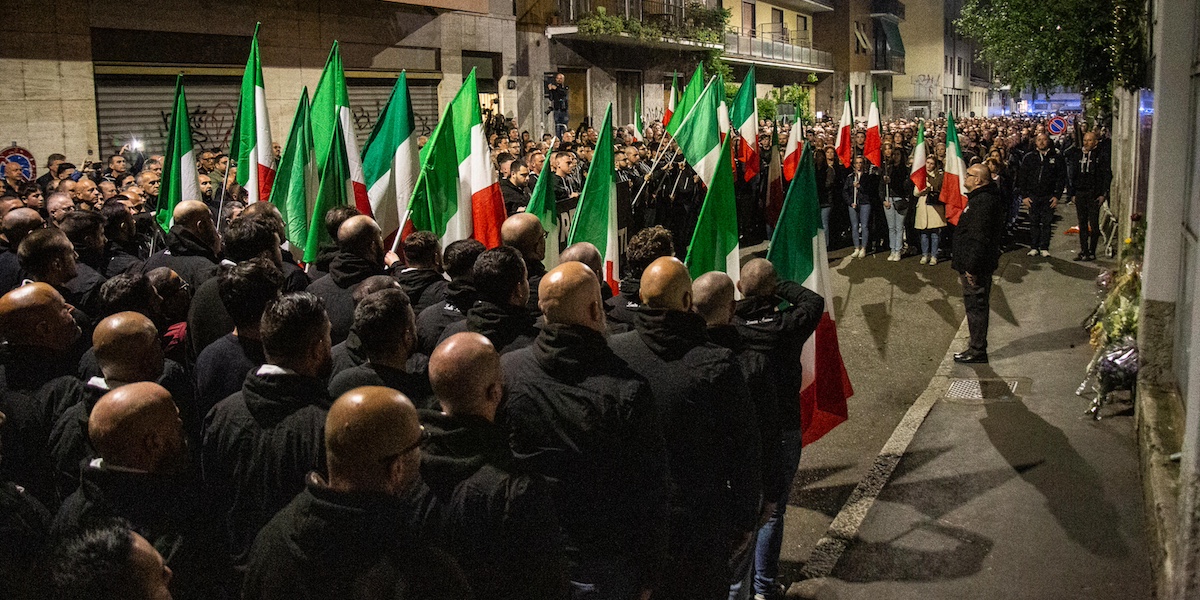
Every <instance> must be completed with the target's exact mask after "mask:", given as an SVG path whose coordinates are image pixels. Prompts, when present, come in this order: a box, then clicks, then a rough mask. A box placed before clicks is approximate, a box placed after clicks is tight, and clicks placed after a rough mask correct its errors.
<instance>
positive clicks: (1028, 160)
mask: <svg viewBox="0 0 1200 600" xmlns="http://www.w3.org/2000/svg"><path fill="white" fill-rule="evenodd" d="M1066 187H1067V165H1066V161H1064V160H1063V159H1062V155H1061V154H1059V152H1058V150H1056V149H1054V148H1049V149H1047V150H1046V153H1045V154H1042V153H1041V152H1038V150H1037V149H1036V148H1035V149H1033V150H1031V151H1030V152H1029V153H1027V154H1026V155H1025V156H1024V157H1022V158H1021V166H1020V167H1018V168H1017V183H1016V190H1017V194H1018V195H1020V196H1021V197H1022V198H1043V199H1044V198H1050V197H1054V198H1059V197H1060V196H1062V193H1063V190H1064V189H1065V188H1066ZM959 226H960V227H961V224H960V225H959ZM955 233H956V235H957V231H956V232H955Z"/></svg>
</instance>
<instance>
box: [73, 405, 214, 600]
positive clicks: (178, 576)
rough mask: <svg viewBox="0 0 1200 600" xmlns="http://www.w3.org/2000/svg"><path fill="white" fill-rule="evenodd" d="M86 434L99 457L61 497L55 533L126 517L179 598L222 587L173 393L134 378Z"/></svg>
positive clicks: (100, 408) (95, 413)
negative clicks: (159, 555) (154, 550)
mask: <svg viewBox="0 0 1200 600" xmlns="http://www.w3.org/2000/svg"><path fill="white" fill-rule="evenodd" d="M87 436H88V439H89V440H90V441H91V446H92V448H94V449H95V453H96V456H95V458H94V459H92V460H91V461H89V462H88V464H86V465H85V466H84V467H83V469H82V471H81V473H80V483H79V489H77V490H75V492H74V493H73V494H71V495H70V496H69V497H67V499H66V500H65V501H64V502H63V504H62V507H61V508H59V511H58V514H57V515H56V516H55V518H54V524H53V527H52V531H53V532H54V533H55V534H56V535H58V536H70V535H72V534H74V533H77V532H78V531H80V530H82V529H84V528H86V527H87V526H89V524H92V523H97V522H103V521H106V520H110V519H124V520H126V521H128V522H129V523H130V524H131V525H132V526H133V528H134V529H136V530H138V531H140V532H141V533H142V535H143V536H145V537H146V539H147V541H149V542H150V544H151V545H152V546H155V547H158V548H162V549H163V559H164V560H165V561H166V564H167V566H168V567H169V568H170V569H171V571H172V572H173V573H174V577H173V578H172V580H171V584H170V585H171V590H172V593H173V594H174V596H175V597H177V598H205V597H213V596H212V594H217V593H219V590H220V583H221V581H220V578H221V577H222V576H223V575H224V568H223V564H222V560H223V556H222V553H221V552H219V551H218V549H217V547H216V545H215V541H216V536H215V535H214V534H215V530H214V528H213V526H212V525H210V524H209V523H211V522H212V521H211V519H209V518H208V515H207V514H206V513H205V510H204V506H203V502H202V497H201V495H200V492H199V486H198V485H197V484H196V482H195V481H194V480H193V479H192V478H191V477H190V476H189V474H188V473H189V471H188V469H187V443H186V441H185V438H184V434H183V424H182V422H181V421H180V419H179V411H178V410H177V409H176V407H175V403H174V402H173V401H172V399H171V394H170V392H168V391H167V390H166V389H164V388H163V387H162V386H160V385H158V384H157V383H151V382H143V383H131V384H128V385H123V386H120V387H117V388H115V389H113V390H112V391H110V392H108V393H106V394H104V396H102V397H101V398H100V399H99V400H98V401H97V402H96V403H95V406H94V407H93V408H92V411H91V415H90V416H89V417H88V422H87Z"/></svg>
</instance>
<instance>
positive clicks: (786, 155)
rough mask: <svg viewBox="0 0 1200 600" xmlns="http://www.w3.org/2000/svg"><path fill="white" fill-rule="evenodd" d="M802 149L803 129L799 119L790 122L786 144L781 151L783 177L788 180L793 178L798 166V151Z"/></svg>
mask: <svg viewBox="0 0 1200 600" xmlns="http://www.w3.org/2000/svg"><path fill="white" fill-rule="evenodd" d="M802 150H804V138H803V131H802V130H801V128H800V121H796V122H795V123H792V129H791V131H789V132H788V139H787V146H786V148H785V149H784V151H783V177H784V179H787V180H788V181H791V180H792V179H795V177H796V168H797V167H799V166H800V152H801V151H802Z"/></svg>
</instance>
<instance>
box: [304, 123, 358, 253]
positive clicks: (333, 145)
mask: <svg viewBox="0 0 1200 600" xmlns="http://www.w3.org/2000/svg"><path fill="white" fill-rule="evenodd" d="M345 145H346V141H345V140H344V139H342V129H341V128H340V127H334V128H333V137H332V138H330V140H329V146H330V150H329V151H328V155H327V160H326V161H325V166H324V167H321V169H320V171H319V172H320V176H319V177H318V179H319V185H318V187H317V198H316V201H315V202H314V204H313V211H312V216H311V218H310V219H309V222H308V239H307V240H306V242H305V244H304V262H307V263H311V262H313V261H315V260H317V254H318V253H319V252H320V250H321V244H322V243H325V242H327V241H329V232H327V231H326V230H325V213H327V212H329V211H330V210H331V209H333V208H334V207H337V206H349V205H350V204H351V203H352V202H353V201H354V195H355V192H356V191H357V186H356V184H354V183H353V182H352V181H351V179H350V172H351V171H350V169H351V165H350V158H349V157H348V156H347V155H346V152H345Z"/></svg>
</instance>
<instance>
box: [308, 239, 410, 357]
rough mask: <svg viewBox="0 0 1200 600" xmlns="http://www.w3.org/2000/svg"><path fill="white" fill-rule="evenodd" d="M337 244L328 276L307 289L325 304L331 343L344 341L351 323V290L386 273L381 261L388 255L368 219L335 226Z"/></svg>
mask: <svg viewBox="0 0 1200 600" xmlns="http://www.w3.org/2000/svg"><path fill="white" fill-rule="evenodd" d="M337 244H338V251H337V254H336V255H335V256H334V258H333V260H332V261H330V263H329V274H328V275H326V276H325V277H322V278H320V279H318V280H316V281H314V282H312V283H311V284H309V286H308V290H307V291H308V292H309V293H312V294H315V295H316V296H318V297H319V298H321V299H322V300H324V301H325V310H326V312H327V313H328V314H329V323H330V326H331V327H332V329H331V332H332V333H331V336H332V337H331V339H332V340H333V343H334V344H340V343H341V342H342V341H343V340H345V339H346V336H347V335H349V334H350V326H351V325H353V324H354V306H355V302H354V290H355V288H357V287H358V286H359V285H360V284H361V283H362V282H363V280H364V279H366V278H368V277H371V276H373V275H387V274H389V273H388V270H387V266H388V265H387V264H385V262H384V261H385V260H386V259H387V258H388V255H389V253H388V252H387V249H386V248H384V247H383V236H382V235H381V233H380V230H379V225H378V224H377V223H375V220H374V219H372V218H371V217H368V216H366V215H355V216H353V217H350V218H349V219H346V220H345V222H343V223H342V224H341V226H340V227H338V235H337ZM392 256H393V257H394V256H395V255H392Z"/></svg>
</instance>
